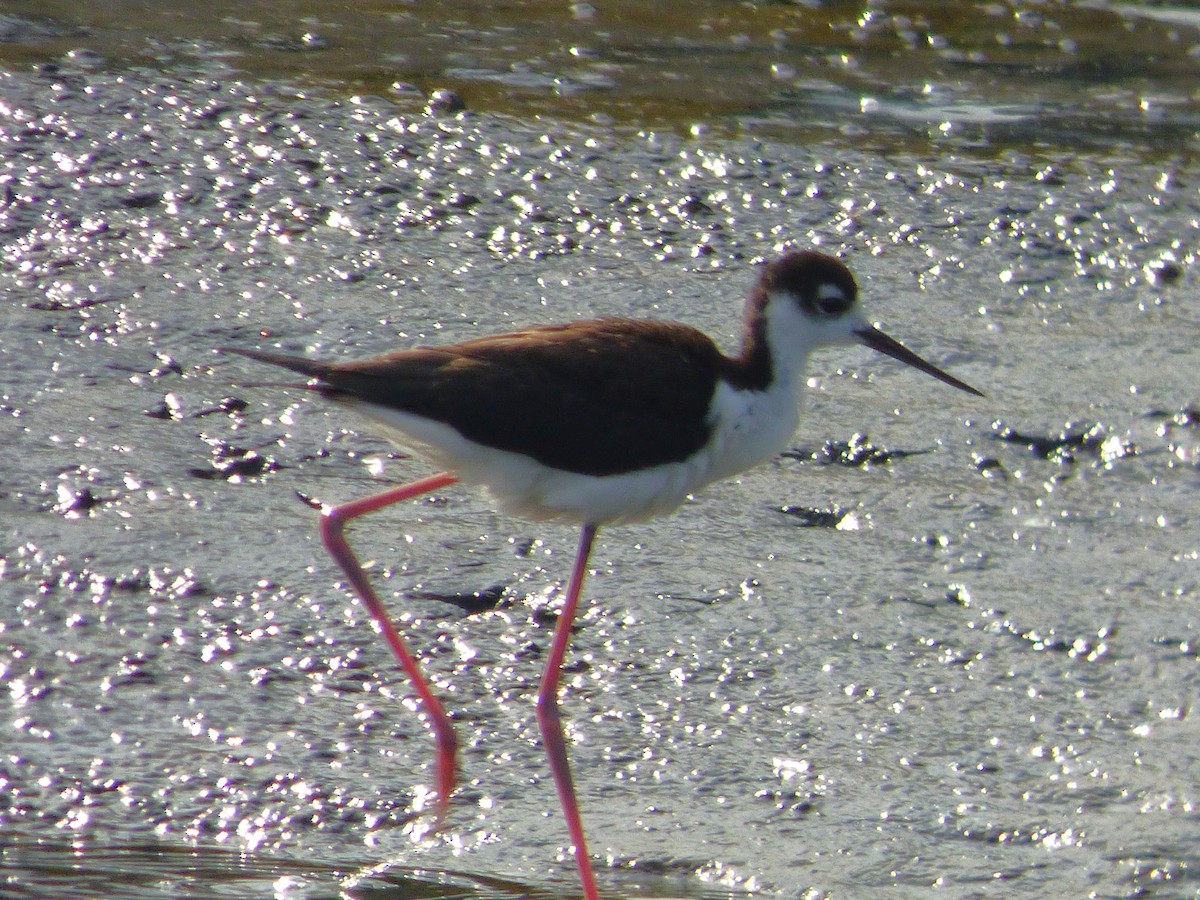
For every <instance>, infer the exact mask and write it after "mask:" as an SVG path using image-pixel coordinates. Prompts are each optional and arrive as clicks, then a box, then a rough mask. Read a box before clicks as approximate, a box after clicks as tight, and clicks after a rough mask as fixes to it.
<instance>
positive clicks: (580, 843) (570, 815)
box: [537, 525, 600, 900]
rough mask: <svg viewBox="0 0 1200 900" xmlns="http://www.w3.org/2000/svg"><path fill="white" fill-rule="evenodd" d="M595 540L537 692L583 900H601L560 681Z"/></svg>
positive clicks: (583, 557)
mask: <svg viewBox="0 0 1200 900" xmlns="http://www.w3.org/2000/svg"><path fill="white" fill-rule="evenodd" d="M595 537H596V526H595V525H584V526H583V532H582V533H581V534H580V535H579V550H578V552H577V553H576V554H575V567H574V568H573V569H572V570H571V581H570V584H569V585H568V586H567V599H566V602H565V603H563V608H562V612H560V613H559V614H558V625H557V626H556V627H555V629H554V642H553V643H552V644H551V646H550V657H549V659H547V660H546V671H545V674H543V675H542V686H541V688H540V689H539V690H538V698H537V714H538V725H539V726H540V728H541V732H542V745H543V746H544V747H545V748H546V757H547V759H549V760H550V772H551V774H552V775H553V776H554V786H555V787H556V788H558V799H559V803H560V804H561V805H562V811H563V817H564V818H565V819H566V820H567V831H568V833H569V834H570V835H571V844H572V848H573V850H574V852H575V865H577V866H578V867H579V880H580V882H581V884H582V886H583V896H584V900H600V894H599V893H598V892H597V890H596V879H595V878H594V877H593V875H592V863H591V860H590V859H588V852H587V844H586V843H585V841H584V838H583V820H582V819H581V818H580V817H579V803H578V802H577V801H576V799H575V783H574V782H573V781H572V780H571V764H570V763H569V762H568V761H567V741H566V738H564V737H563V730H562V718H561V716H559V713H558V677H559V674H560V673H561V671H562V664H563V657H564V656H565V655H566V652H567V642H568V641H569V640H570V639H571V624H572V622H574V620H575V610H576V608H577V606H578V605H579V591H580V588H582V587H583V576H584V573H585V572H586V571H587V561H588V556H589V555H590V554H591V552H592V541H593V540H594V539H595Z"/></svg>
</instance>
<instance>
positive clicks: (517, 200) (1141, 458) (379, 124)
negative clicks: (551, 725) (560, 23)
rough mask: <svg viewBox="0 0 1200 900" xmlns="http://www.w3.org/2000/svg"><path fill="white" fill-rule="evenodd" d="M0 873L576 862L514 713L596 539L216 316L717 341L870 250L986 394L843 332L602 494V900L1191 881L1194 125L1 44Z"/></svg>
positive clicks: (209, 875) (598, 806) (323, 870)
mask: <svg viewBox="0 0 1200 900" xmlns="http://www.w3.org/2000/svg"><path fill="white" fill-rule="evenodd" d="M0 78H2V80H0V106H2V115H0V152H2V156H0V167H2V168H0V178H2V179H3V183H2V185H0V194H2V196H0V203H2V205H3V208H2V209H0V217H2V218H0V244H2V253H3V256H2V259H0V289H2V290H3V297H2V298H0V302H2V303H3V306H2V307H0V317H2V327H0V359H3V362H4V371H5V383H4V385H3V388H2V389H0V449H2V450H3V460H4V461H3V469H2V470H0V522H2V531H0V567H2V568H0V629H2V630H0V679H2V680H3V685H4V687H5V695H6V696H5V697H4V698H3V701H2V702H3V704H4V707H3V708H4V709H5V712H6V715H4V716H3V717H0V747H2V749H3V753H2V755H0V788H2V791H0V797H2V798H3V803H0V862H2V868H3V871H4V878H5V879H6V883H5V891H7V892H9V893H12V894H13V895H15V896H64V895H71V896H78V897H87V896H97V897H99V896H112V895H113V894H114V891H116V892H119V893H120V894H121V895H123V896H142V897H162V896H166V895H172V896H180V895H194V896H208V895H211V894H212V893H215V892H216V891H215V890H213V888H214V886H217V887H219V889H220V893H221V894H222V895H223V896H231V897H259V896H266V895H269V893H271V892H274V893H275V894H276V895H278V896H285V897H310V896H311V897H316V896H331V895H336V894H337V893H338V892H339V891H345V892H346V893H347V894H349V895H350V896H363V897H368V896H370V897H374V896H381V897H382V896H409V897H444V896H455V897H520V896H528V897H558V896H570V892H571V891H572V890H573V886H574V883H575V881H574V879H575V875H574V866H573V864H572V862H571V860H570V857H569V854H568V852H567V850H566V847H565V844H566V838H565V834H564V832H563V829H562V825H561V822H560V820H559V816H558V813H557V803H556V800H555V797H554V793H553V786H552V785H551V783H550V780H549V778H548V772H547V771H546V770H545V768H544V763H543V760H542V756H541V751H540V748H539V747H538V744H537V728H536V722H535V718H534V714H533V706H532V700H533V695H534V693H535V691H536V684H537V677H538V674H539V672H540V667H541V660H542V657H543V656H544V653H545V651H546V648H547V645H548V642H549V636H550V632H551V630H552V626H553V610H554V604H555V603H556V601H557V599H558V596H557V591H558V589H559V588H560V587H561V583H562V580H563V579H564V578H565V577H566V575H567V568H568V566H569V564H570V558H571V554H572V552H573V550H574V541H575V535H574V532H573V530H572V529H570V528H565V527H558V526H546V525H536V526H535V525H531V524H529V523H525V522H521V521H518V520H513V519H506V518H503V517H500V516H497V515H495V514H494V513H492V512H491V511H490V510H489V509H488V507H487V504H486V502H485V501H484V500H483V499H482V498H481V497H479V496H477V495H474V494H471V493H470V492H467V491H464V490H448V491H446V492H444V493H442V494H440V495H438V496H437V497H436V498H434V499H433V500H431V501H429V502H422V503H418V504H412V505H409V506H405V507H401V508H397V509H395V510H392V511H390V512H388V513H386V514H382V515H380V516H377V517H376V518H375V519H374V520H373V521H372V522H371V523H370V524H369V525H364V526H361V527H359V528H358V529H357V530H356V531H355V532H354V534H353V540H354V542H355V544H356V546H357V547H359V549H360V551H361V555H362V557H363V558H364V559H372V560H375V561H376V563H375V565H374V568H373V572H374V574H375V576H376V577H377V579H378V583H379V585H380V587H381V592H382V593H383V595H384V596H385V597H389V598H390V599H391V602H392V605H393V609H394V610H395V612H396V614H397V616H398V618H400V619H401V624H402V627H403V628H404V630H405V632H406V634H407V635H408V636H409V638H410V640H411V642H412V644H413V646H414V647H419V648H422V650H423V661H424V663H425V665H426V667H427V669H428V671H429V672H430V674H431V675H432V676H433V677H434V678H435V680H436V682H437V685H438V688H439V690H440V691H441V693H442V695H443V696H444V697H445V699H446V702H447V705H448V706H449V707H450V708H451V710H453V711H454V712H455V715H456V717H457V724H458V728H459V730H460V737H462V738H463V745H464V752H463V760H462V764H463V785H462V788H461V790H460V793H459V795H458V796H457V798H456V802H455V804H454V806H453V807H452V811H451V814H450V818H449V822H448V827H447V829H446V830H445V831H444V832H443V833H442V834H440V835H430V834H428V833H427V831H426V826H427V824H428V823H427V822H426V821H425V820H424V819H423V818H422V817H421V816H420V815H419V813H420V810H421V809H422V808H423V805H424V804H425V803H426V801H427V799H428V795H427V791H428V789H429V785H430V783H431V777H432V772H431V768H430V763H431V742H430V739H429V736H428V734H427V732H426V731H425V729H424V727H423V725H422V724H421V722H420V721H419V718H418V717H417V715H416V714H415V710H414V708H413V704H412V702H411V699H410V697H409V692H408V688H407V685H406V684H405V682H404V680H403V678H402V676H401V675H400V674H399V673H398V672H396V671H395V670H394V668H393V665H392V661H391V659H390V657H389V655H388V653H387V650H386V648H385V647H384V646H383V645H382V644H381V643H379V642H378V641H377V640H376V639H375V638H374V636H373V635H372V632H371V629H370V627H369V621H368V618H367V616H366V614H365V613H364V612H363V611H362V610H361V608H360V607H359V606H358V605H357V603H355V602H354V601H352V600H351V599H350V598H349V596H348V595H347V593H346V591H345V590H344V588H343V587H342V586H341V585H340V584H339V583H338V577H339V573H338V572H337V571H336V570H335V568H334V567H333V566H332V564H331V563H330V562H329V561H328V560H327V558H326V557H325V556H324V554H323V551H322V550H321V548H320V546H319V544H318V542H317V540H316V534H315V520H316V515H317V514H316V512H315V510H314V509H313V504H314V503H319V502H336V501H340V500H345V499H348V498H351V497H356V496H361V495H364V494H366V493H369V492H371V491H374V490H378V489H381V488H383V487H384V486H387V485H390V484H392V483H395V482H398V481H400V480H403V479H406V478H409V477H413V476H415V475H418V474H423V473H425V472H426V471H427V468H426V467H425V466H424V465H423V464H422V463H421V462H420V461H419V460H411V459H405V458H400V457H399V456H398V454H395V453H394V452H393V451H392V450H391V448H390V447H389V446H388V445H387V444H386V443H384V442H383V441H381V440H380V439H378V438H377V437H375V436H373V435H371V434H370V433H369V432H368V431H366V430H365V429H363V428H362V427H361V425H360V423H358V422H356V421H354V420H353V419H351V418H348V417H347V416H346V414H344V413H341V412H340V411H338V410H331V409H328V408H327V407H325V406H324V405H322V404H320V403H319V402H317V401H313V400H310V399H308V398H306V397H303V396H300V395H298V394H297V393H296V392H288V391H284V390H281V389H277V388H270V387H242V386H239V385H241V384H244V383H245V382H248V381H253V380H255V379H259V380H261V379H264V378H273V377H276V376H275V375H274V373H264V372H262V371H261V370H259V369H257V368H254V367H252V366H251V364H249V363H248V362H246V361H244V360H238V359H233V358H228V357H225V356H221V355H219V354H217V353H215V352H214V351H213V348H214V347H216V346H219V345H230V344H233V345H242V346H263V347H281V348H283V349H286V350H300V351H306V352H312V353H313V354H321V355H325V356H329V357H343V356H345V357H353V356H363V355H368V354H370V353H374V352H378V351H382V350H384V349H388V348H391V347H394V346H397V345H411V344H417V343H437V342H442V341H452V340H458V339H464V338H468V337H473V336H477V335H482V334H487V333H490V332H494V331H497V330H503V329H508V328H512V327H516V326H520V325H526V324H537V323H545V322H553V321H560V320H566V319H571V318H578V317H582V316H591V315H601V314H632V315H639V316H657V317H667V318H678V319H682V320H685V321H688V322H690V323H692V324H695V325H697V326H699V327H701V328H703V329H704V330H706V331H708V332H709V333H711V334H713V335H714V336H715V337H717V338H718V339H719V340H720V341H721V342H722V343H724V344H725V346H726V347H727V348H728V347H730V345H731V342H732V340H733V337H734V335H735V334H736V333H737V329H738V326H739V313H740V305H741V301H742V299H743V297H744V293H745V291H746V290H747V289H748V287H749V286H750V284H751V283H752V282H753V279H754V275H755V271H756V268H755V265H756V263H757V262H758V261H760V260H761V259H764V258H769V257H771V256H773V255H775V254H777V253H779V252H780V251H781V250H782V249H785V248H787V247H792V246H814V245H815V246H820V247H822V248H824V249H826V250H829V251H831V252H837V253H839V254H841V255H843V256H844V258H845V259H846V260H847V262H848V264H849V265H850V266H851V268H852V269H853V270H854V271H855V273H856V275H857V276H858V278H859V281H860V285H861V287H862V290H863V295H864V304H865V305H866V307H867V309H868V314H869V315H870V316H871V317H872V318H875V319H878V320H879V321H880V322H881V324H882V325H883V326H884V327H885V328H886V329H887V330H888V331H889V332H890V333H892V334H893V335H895V336H896V337H898V338H900V339H901V340H904V341H905V342H906V343H908V344H909V345H910V346H913V347H914V348H915V349H917V350H919V351H920V352H921V353H922V354H923V355H925V356H927V357H928V358H930V359H931V360H932V361H934V362H936V363H937V364H938V365H941V366H943V367H945V368H947V369H949V370H951V371H953V372H954V373H955V374H956V375H959V376H961V377H963V378H964V379H966V380H967V381H969V382H971V383H972V384H975V385H977V386H979V387H981V388H983V389H984V390H986V391H988V392H989V394H990V397H989V398H988V399H987V400H978V399H973V398H970V397H967V396H965V395H960V394H958V393H957V392H954V391H952V390H950V389H949V388H946V387H944V386H942V385H939V384H937V383H936V382H933V381H932V380H930V379H927V378H924V377H922V376H920V375H918V374H916V373H914V372H912V371H911V370H906V369H904V368H903V367H901V366H899V365H897V364H894V363H892V362H890V361H886V360H883V359H881V358H876V357H872V356H871V355H870V354H869V353H868V352H867V351H865V350H848V351H844V352H841V353H838V352H825V353H822V354H820V355H819V356H818V357H817V359H816V360H815V365H814V369H813V372H812V380H811V397H810V402H809V404H808V408H807V409H806V411H805V414H804V417H803V420H802V427H801V430H800V432H799V433H798V434H797V436H796V439H795V443H794V446H793V448H792V449H791V450H790V451H789V452H788V453H786V454H784V455H783V456H782V457H781V458H779V459H778V460H777V461H776V462H774V463H772V464H771V465H770V466H766V467H763V468H762V469H760V470H757V471H754V472H751V473H749V474H747V475H745V476H743V477H742V478H741V479H739V481H738V482H737V483H730V484H725V485H720V486H717V487H715V488H714V489H712V490H710V491H709V492H707V493H706V494H704V495H702V496H699V497H697V498H695V500H694V501H693V502H690V503H689V504H687V505H686V506H685V508H684V509H683V510H682V511H681V512H680V513H679V514H678V515H677V516H675V517H673V518H670V519H667V520H662V521H658V522H654V523H651V524H648V525H643V526H631V527H625V528H614V529H609V530H607V531H602V532H601V535H600V541H599V545H598V548H597V553H596V556H595V558H594V562H595V567H596V569H595V574H594V576H593V577H592V579H591V582H590V585H589V590H588V595H589V599H590V606H589V608H588V611H587V613H586V615H585V616H584V617H583V620H582V622H581V627H580V628H579V629H578V631H577V633H576V635H575V637H574V644H573V649H572V653H571V663H572V665H571V671H570V673H569V675H568V680H567V684H568V693H567V695H566V697H565V698H564V703H563V709H564V715H565V717H566V718H567V719H568V721H569V729H570V730H569V736H570V738H571V739H572V740H573V742H574V743H573V747H572V754H573V762H574V766H575V771H576V779H577V783H578V787H579V792H580V796H581V802H582V805H583V809H584V815H585V822H586V824H587V826H588V829H589V837H590V839H591V842H592V850H593V853H594V855H595V856H596V859H597V861H598V868H599V869H600V876H599V877H600V880H601V887H602V890H603V891H604V893H605V895H606V896H610V897H660V898H662V897H722V896H726V895H727V894H728V893H734V894H737V893H741V892H744V891H746V890H751V891H758V892H761V893H763V894H765V895H778V896H782V897H797V896H802V895H805V894H806V893H808V892H810V891H811V892H813V893H815V894H817V895H822V894H831V895H849V896H855V895H861V894H864V893H866V892H868V891H871V890H874V889H878V888H881V887H885V886H901V887H906V888H925V887H928V886H931V885H938V886H943V887H946V888H948V889H950V890H952V891H954V893H955V894H956V895H964V894H965V895H971V894H975V893H982V892H984V891H987V890H989V889H991V887H992V886H993V885H996V884H997V883H999V884H1000V885H1002V886H1003V887H1004V889H1005V890H1007V891H1008V892H1011V893H1017V894H1023V895H1027V896H1044V895H1047V894H1050V893H1067V894H1072V895H1079V894H1085V893H1095V894H1096V895H1099V896H1122V895H1126V894H1134V893H1137V892H1139V891H1149V892H1154V891H1161V892H1163V893H1164V894H1174V893H1190V892H1193V891H1194V890H1195V883H1194V882H1195V879H1196V872H1197V867H1198V866H1200V860H1198V859H1197V856H1196V850H1195V848H1196V846H1197V845H1198V844H1197V841H1198V839H1200V819H1198V818H1197V814H1196V809H1195V804H1196V802H1197V797H1196V773H1197V771H1198V763H1200V761H1198V759H1197V750H1196V747H1197V741H1196V737H1197V734H1196V727H1195V724H1194V722H1195V718H1194V716H1193V715H1192V710H1191V703H1192V699H1191V698H1192V697H1193V696H1194V694H1195V689H1196V679H1197V672H1198V669H1197V666H1198V662H1197V659H1198V656H1197V649H1196V647H1197V642H1198V641H1200V615H1198V614H1197V612H1196V609H1195V603H1196V589H1195V583H1196V578H1197V564H1198V558H1200V556H1198V555H1200V545H1198V544H1197V538H1196V534H1197V531H1196V513H1195V510H1196V489H1197V464H1198V463H1197V459H1198V457H1197V454H1198V453H1200V426H1198V425H1197V421H1198V416H1200V412H1198V411H1197V403H1198V402H1200V398H1198V397H1197V391H1196V378H1195V368H1196V362H1197V359H1196V353H1195V349H1194V344H1195V341H1194V335H1195V333H1196V325H1197V321H1196V311H1195V304H1194V297H1195V294H1196V276H1195V274H1194V264H1195V259H1196V252H1197V245H1198V243H1200V193H1198V187H1200V183H1198V181H1197V179H1196V177H1195V171H1194V167H1193V166H1192V165H1191V164H1190V163H1189V161H1188V157H1187V156H1186V154H1185V152H1184V150H1183V149H1181V150H1180V152H1178V153H1174V154H1172V153H1164V152H1161V151H1155V152H1154V153H1147V152H1139V151H1138V149H1137V148H1136V147H1131V146H1128V145H1123V146H1121V147H1119V148H1114V149H1112V150H1110V151H1108V152H1105V153H1099V152H1085V153H1080V152H1074V151H1073V150H1072V149H1071V148H1067V147H1060V148H1055V147H1039V148H1036V149H1034V148H1023V149H1021V150H1016V149H1007V150H1005V149H996V148H989V149H988V150H987V152H982V151H980V152H975V151H972V150H970V149H969V148H964V147H962V146H952V147H949V148H945V152H943V153H942V154H941V155H938V156H936V157H933V158H931V157H930V156H929V155H925V154H918V153H914V152H912V151H911V149H903V150H896V151H895V152H880V151H878V150H876V149H873V148H869V147H861V146H856V145H854V144H853V142H849V141H848V142H846V143H841V144H839V143H818V144H814V145H811V146H805V145H800V144H797V143H794V142H787V141H769V140H754V139H751V138H750V137H747V136H742V137H738V136H730V137H722V138H721V139H719V140H716V139H712V140H709V139H706V138H704V137H701V138H699V139H692V138H688V137H676V136H673V135H671V134H669V133H649V132H647V133H642V134H636V133H633V132H620V133H617V134H609V133H606V132H604V131H601V130H599V129H595V128H591V127H589V126H588V125H586V124H583V125H581V124H573V125H569V124H561V123H558V124H556V123H551V122H546V121H542V122H539V123H533V124H531V123H522V122H520V121H517V120H514V119H511V118H504V117H496V116H492V115H489V114H487V113H486V112H477V113H472V114H469V115H466V116H463V117H454V116H432V115H425V114H421V113H419V112H414V113H403V114H399V113H397V111H396V109H395V107H394V105H393V103H392V102H391V101H389V100H386V99H373V98H369V97H364V98H360V99H357V100H353V101H351V100H347V99H339V98H331V97H329V96H326V95H311V94H310V95H304V96H297V94H296V92H295V91H294V90H284V89H282V88H279V87H272V86H270V85H263V84H243V83H238V82H236V81H231V80H225V79H207V78H203V77H200V78H197V77H187V78H183V77H179V76H173V75H171V74H150V73H133V72H121V73H116V72H109V71H93V72H83V71H67V70H53V71H45V70H44V71H42V72H41V73H32V74H29V73H25V74H18V73H9V74H5V75H3V76H0Z"/></svg>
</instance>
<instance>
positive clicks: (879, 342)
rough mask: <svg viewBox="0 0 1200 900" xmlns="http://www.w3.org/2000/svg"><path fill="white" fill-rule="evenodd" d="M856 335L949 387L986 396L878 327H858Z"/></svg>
mask: <svg viewBox="0 0 1200 900" xmlns="http://www.w3.org/2000/svg"><path fill="white" fill-rule="evenodd" d="M854 333H855V334H856V335H858V339H859V340H860V341H862V342H863V343H864V344H866V345H867V346H868V347H870V348H871V349H872V350H878V351H879V352H880V353H886V354H887V355H888V356H890V357H892V358H893V359H898V360H900V362H902V363H907V364H908V365H910V366H912V367H913V368H914V369H920V370H921V371H922V372H924V373H925V374H927V375H932V376H933V377H934V378H936V379H937V380H938V381H944V382H945V383H946V384H948V385H950V386H951V387H956V388H958V389H959V390H960V391H966V392H967V393H968V394H974V395H975V396H976V397H986V396H987V394H985V393H984V392H983V391H977V390H975V388H973V387H971V386H970V385H969V384H967V383H966V382H965V381H959V380H958V379H957V378H955V377H954V376H953V375H948V374H947V373H945V372H943V371H942V370H941V369H939V368H938V367H937V366H935V365H934V364H933V363H931V362H926V361H925V360H923V359H921V357H919V356H917V354H915V353H913V352H912V351H911V350H909V349H908V348H907V347H905V346H904V345H903V344H901V343H900V342H899V341H897V340H895V339H893V338H890V337H888V336H887V335H886V334H884V333H883V332H882V331H880V330H879V329H878V328H860V329H858V330H857V331H855V332H854Z"/></svg>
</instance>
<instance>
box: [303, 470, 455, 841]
mask: <svg viewBox="0 0 1200 900" xmlns="http://www.w3.org/2000/svg"><path fill="white" fill-rule="evenodd" d="M457 480H458V479H457V478H455V477H454V476H453V475H451V474H450V473H449V472H440V473H439V474H437V475H430V476H429V477H428V478H422V479H421V480H420V481H414V482H411V483H410V484H405V485H401V486H400V487H398V488H394V489H392V490H390V491H384V492H383V493H382V494H375V495H374V496H371V497H364V498H363V499H362V500H355V501H352V502H350V503H345V504H343V505H342V506H334V507H327V508H326V509H325V511H324V515H323V516H322V517H321V541H322V542H323V543H324V544H325V549H326V550H328V551H329V555H330V556H332V557H333V559H334V561H335V562H336V563H337V564H338V565H339V566H341V567H342V571H343V572H345V573H346V577H347V578H349V579H350V584H351V585H353V586H354V590H355V592H356V593H357V594H358V598H359V600H361V601H362V604H363V606H365V607H366V608H367V611H368V612H369V613H370V614H371V617H372V618H373V619H374V620H375V624H376V625H377V626H378V627H379V630H380V631H381V632H383V637H384V640H386V641H387V642H388V646H389V647H391V648H392V653H393V654H395V656H396V659H397V660H398V661H399V663H400V667H401V668H402V669H404V672H405V674H406V675H408V680H409V682H410V683H411V684H412V686H413V690H415V691H416V692H417V696H418V697H420V698H421V705H422V706H423V707H424V709H425V715H426V717H427V719H428V721H429V726H430V727H431V728H432V729H433V738H434V742H435V743H436V746H437V757H436V768H437V805H436V807H435V808H434V812H435V815H436V818H437V821H438V822H439V823H440V822H441V820H442V816H443V815H445V813H446V807H447V806H448V805H449V803H450V792H451V791H453V790H454V777H455V754H456V752H457V750H458V739H457V738H456V737H455V736H454V728H453V726H451V724H450V719H449V718H448V717H447V716H446V711H445V710H444V709H442V704H441V703H440V702H438V698H437V697H436V696H434V693H433V691H432V690H431V689H430V687H429V684H428V682H426V681H425V678H424V676H422V675H421V670H420V668H419V667H418V666H417V661H416V660H415V659H413V657H412V654H410V653H409V652H408V648H407V647H405V646H404V641H403V640H402V639H401V637H400V633H399V632H398V631H396V626H395V625H393V624H392V620H391V618H390V617H389V616H388V614H387V610H386V609H384V606H383V604H382V603H380V602H379V598H378V597H376V596H375V591H374V590H373V589H372V588H371V582H370V581H369V580H368V579H367V573H366V572H364V571H363V568H362V566H361V565H360V564H359V562H358V558H357V557H356V556H355V555H354V551H353V550H351V549H350V545H349V544H348V543H346V538H345V535H344V531H345V528H346V525H347V523H349V522H350V520H351V519H357V518H358V517H359V516H361V515H365V514H366V513H369V512H374V511H375V510H377V509H383V507H385V506H390V505H391V504H393V503H399V502H400V501H401V500H408V499H411V498H412V497H416V496H419V495H421V494H426V493H428V492H429V491H436V490H437V489H438V488H443V487H445V486H446V485H448V484H453V483H454V482H456V481H457Z"/></svg>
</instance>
